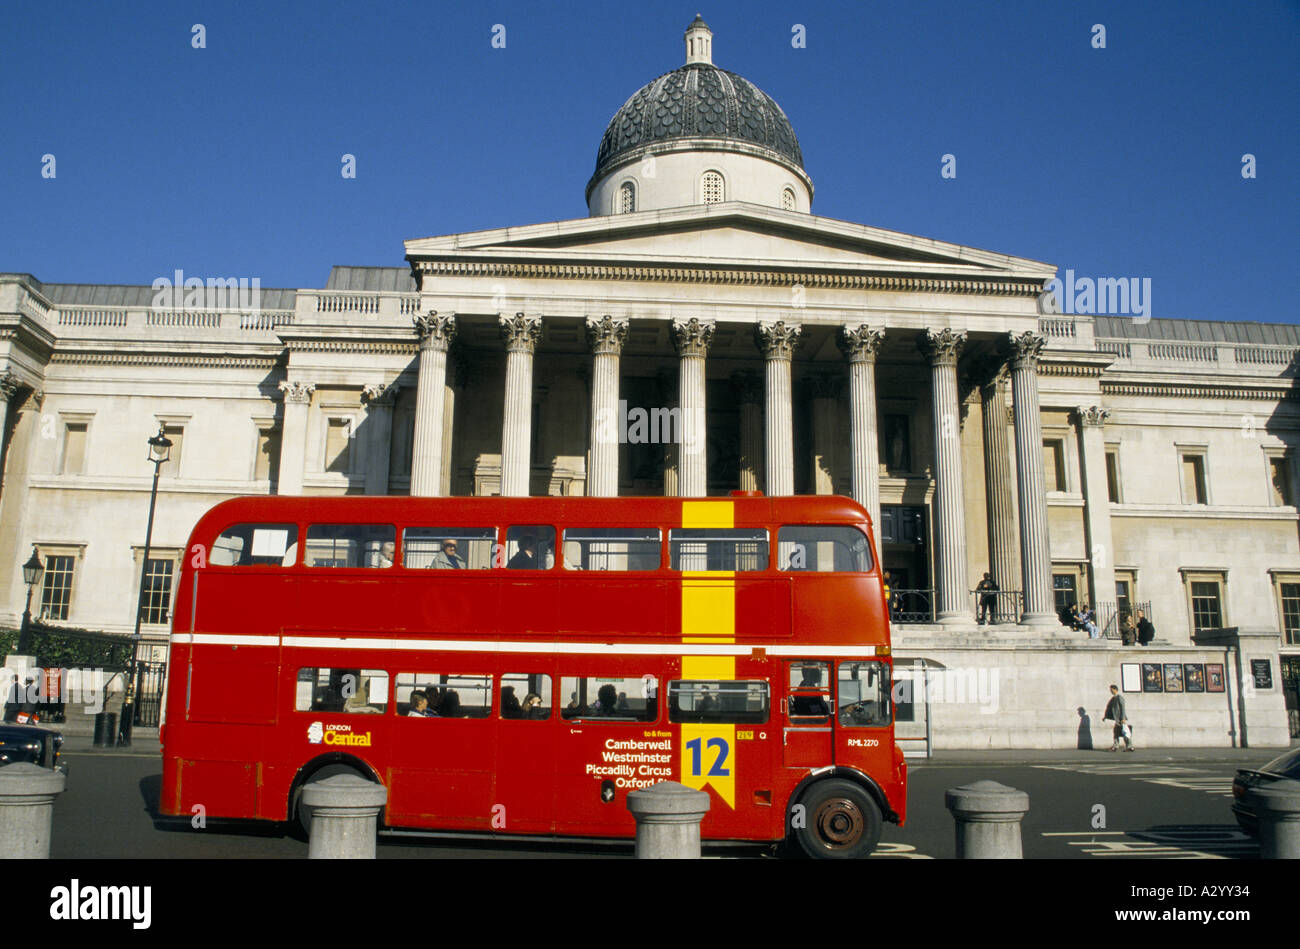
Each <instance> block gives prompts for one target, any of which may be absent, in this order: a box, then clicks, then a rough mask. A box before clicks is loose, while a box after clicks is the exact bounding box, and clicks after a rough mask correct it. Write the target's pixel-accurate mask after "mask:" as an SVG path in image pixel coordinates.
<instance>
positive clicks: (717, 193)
mask: <svg viewBox="0 0 1300 949" xmlns="http://www.w3.org/2000/svg"><path fill="white" fill-rule="evenodd" d="M702 184H703V192H704V203H705V204H720V203H721V202H722V201H723V200H725V196H724V195H723V189H722V175H720V174H718V173H717V172H716V171H706V172H705V173H704V179H703V182H702Z"/></svg>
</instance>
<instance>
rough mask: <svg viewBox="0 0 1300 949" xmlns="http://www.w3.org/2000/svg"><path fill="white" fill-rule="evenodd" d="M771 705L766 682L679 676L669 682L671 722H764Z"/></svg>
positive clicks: (751, 723) (746, 723)
mask: <svg viewBox="0 0 1300 949" xmlns="http://www.w3.org/2000/svg"><path fill="white" fill-rule="evenodd" d="M769 705H770V701H769V690H768V685H767V683H766V682H757V681H755V682H750V681H732V680H719V679H710V680H708V681H698V680H689V681H688V680H683V679H678V680H675V681H673V682H669V683H668V721H670V722H694V723H712V722H718V723H728V722H732V723H735V724H738V725H762V724H764V723H765V722H766V721H767V713H768V708H769Z"/></svg>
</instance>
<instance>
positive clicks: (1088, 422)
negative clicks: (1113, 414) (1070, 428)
mask: <svg viewBox="0 0 1300 949" xmlns="http://www.w3.org/2000/svg"><path fill="white" fill-rule="evenodd" d="M1074 411H1075V412H1076V413H1077V414H1078V416H1079V424H1081V425H1082V426H1084V427H1085V428H1093V427H1095V428H1101V427H1102V426H1104V425H1105V424H1106V419H1108V418H1110V409H1104V408H1102V407H1101V406H1100V405H1080V406H1078V407H1077V408H1075V410H1074Z"/></svg>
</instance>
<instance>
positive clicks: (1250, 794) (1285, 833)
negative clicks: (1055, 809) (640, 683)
mask: <svg viewBox="0 0 1300 949" xmlns="http://www.w3.org/2000/svg"><path fill="white" fill-rule="evenodd" d="M628 796H629V798H630V797H631V795H628ZM1246 803H1247V804H1249V805H1250V806H1251V807H1253V808H1254V809H1255V819H1256V820H1257V821H1258V822H1259V855H1260V856H1261V857H1262V858H1264V859H1265V860H1300V781H1296V780H1293V779H1291V778H1286V779H1284V780H1281V781H1274V782H1273V783H1271V784H1265V785H1262V786H1260V787H1254V788H1250V789H1249V790H1248V791H1247V792H1246ZM637 833H638V836H639V834H640V827H639V826H638V829H637ZM638 856H639V854H638Z"/></svg>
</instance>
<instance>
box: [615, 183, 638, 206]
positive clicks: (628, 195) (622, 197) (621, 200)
mask: <svg viewBox="0 0 1300 949" xmlns="http://www.w3.org/2000/svg"><path fill="white" fill-rule="evenodd" d="M635 210H636V185H634V184H633V183H632V182H630V181H625V182H623V183H622V184H621V185H619V188H618V204H617V206H616V207H615V213H616V214H631V213H632V212H633V211H635Z"/></svg>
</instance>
